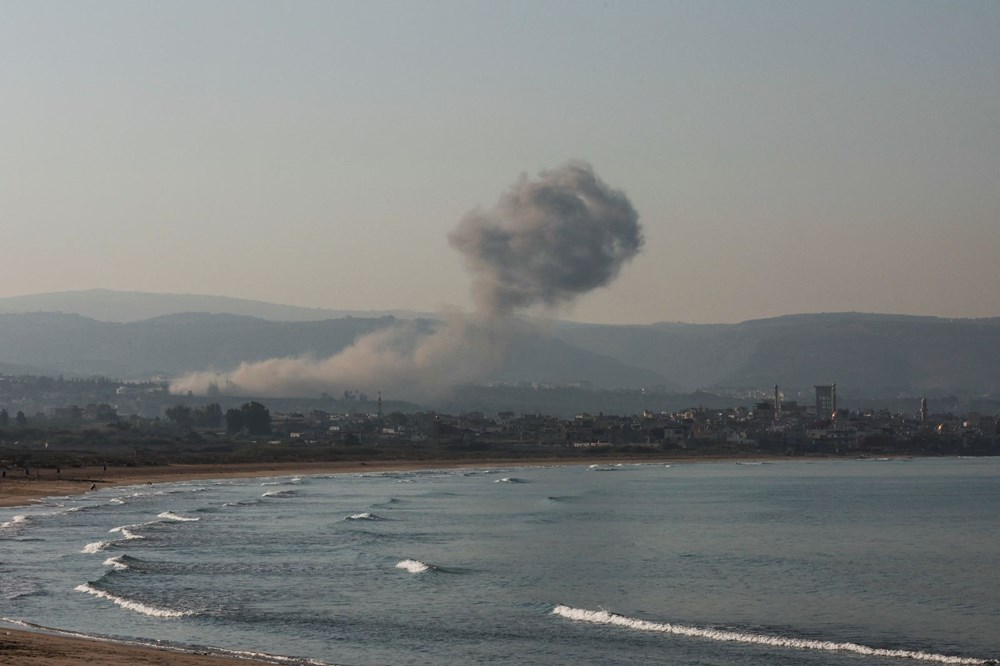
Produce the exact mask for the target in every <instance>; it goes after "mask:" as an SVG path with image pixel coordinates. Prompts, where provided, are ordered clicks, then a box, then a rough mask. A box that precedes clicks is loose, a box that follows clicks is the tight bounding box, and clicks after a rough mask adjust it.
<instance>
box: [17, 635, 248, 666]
mask: <svg viewBox="0 0 1000 666" xmlns="http://www.w3.org/2000/svg"><path fill="white" fill-rule="evenodd" d="M249 663H254V662H253V661H251V660H247V659H238V658H234V657H224V656H216V655H203V654H195V653H189V652H175V651H173V650H168V649H163V648H155V647H145V646H139V645H129V644H124V643H112V642H110V641H102V640H95V639H86V638H76V637H70V636H58V635H53V634H47V633H42V632H35V631H23V630H21V629H4V628H2V627H0V664H4V665H7V664H10V665H11V666H15V665H16V666H103V665H105V664H108V665H115V666H117V665H118V664H122V665H128V666H236V665H238V664H244V665H246V664H249ZM265 663H266V662H265Z"/></svg>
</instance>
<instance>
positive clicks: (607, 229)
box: [448, 162, 643, 316]
mask: <svg viewBox="0 0 1000 666" xmlns="http://www.w3.org/2000/svg"><path fill="white" fill-rule="evenodd" d="M448 240H449V241H450V242H451V244H452V246H453V247H455V248H457V249H458V250H459V251H460V252H462V254H464V255H465V260H466V264H467V265H468V267H469V270H470V271H471V272H472V274H473V284H472V289H473V294H474V296H475V298H476V303H477V305H478V307H479V309H480V311H481V312H482V313H484V314H489V315H494V316H496V315H506V314H509V313H510V312H512V311H513V310H515V309H517V308H523V307H528V306H532V305H536V304H542V305H546V306H550V307H551V306H556V305H559V304H563V303H568V302H570V301H572V300H573V299H575V298H576V297H577V296H579V295H580V294H583V293H586V292H588V291H591V290H593V289H596V288H597V287H603V286H604V285H606V284H608V283H609V282H611V281H612V280H613V279H614V278H615V277H616V276H617V275H618V273H619V271H620V270H621V268H622V266H623V265H624V264H625V263H627V262H628V261H630V260H631V259H632V258H633V257H634V256H635V255H636V254H637V253H638V252H639V250H640V248H641V247H642V242H643V241H642V230H641V228H640V226H639V215H638V214H637V213H636V212H635V209H634V208H633V207H632V204H631V203H630V202H629V200H628V198H627V197H626V196H625V195H624V194H623V193H622V192H620V191H618V190H614V189H612V188H610V187H608V186H607V185H606V184H604V182H602V181H601V180H600V178H598V177H597V175H596V174H595V173H594V170H593V168H592V167H591V166H590V165H589V164H587V163H585V162H570V163H568V164H565V165H563V166H561V167H558V168H556V169H551V170H549V171H543V172H542V173H541V174H540V177H539V178H538V180H529V179H528V178H527V177H524V176H522V177H521V179H520V180H519V181H518V182H517V183H516V184H515V185H514V186H513V187H512V188H511V189H510V190H508V191H507V192H506V193H505V194H504V195H503V196H502V197H501V198H500V201H499V202H498V203H497V205H496V206H495V207H493V208H492V209H490V210H479V209H477V210H474V211H472V212H470V213H468V214H467V215H466V216H465V218H464V219H463V220H462V221H461V223H460V224H459V225H458V228H457V229H455V231H453V232H452V233H451V234H450V235H449V236H448Z"/></svg>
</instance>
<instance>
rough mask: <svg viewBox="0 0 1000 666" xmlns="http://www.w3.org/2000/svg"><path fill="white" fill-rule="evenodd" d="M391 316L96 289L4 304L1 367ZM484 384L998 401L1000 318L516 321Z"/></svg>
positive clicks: (203, 349) (325, 345) (216, 357)
mask: <svg viewBox="0 0 1000 666" xmlns="http://www.w3.org/2000/svg"><path fill="white" fill-rule="evenodd" d="M395 314H396V316H404V317H415V316H417V315H418V313H395ZM375 315H378V316H375ZM394 321H395V318H394V316H389V315H385V314H384V313H361V312H350V313H345V312H343V311H333V310H312V309H308V308H296V307H291V306H283V305H276V304H271V303H262V302H257V301H247V300H240V299H228V298H224V297H209V296H185V295H168V294H142V293H132V292H113V291H103V290H97V291H82V292H64V293H60V294H41V295H38V296H23V297H16V298H4V299H0V373H7V374H21V373H34V374H60V373H62V374H76V375H104V376H109V377H121V378H143V377H150V376H153V375H161V376H167V377H170V376H175V375H178V374H180V373H183V372H186V371H190V370H203V369H207V368H214V369H218V370H226V369H229V368H232V367H234V366H236V365H237V364H239V363H240V362H242V361H255V360H263V359H267V358H273V357H278V356H299V355H312V356H316V357H325V356H329V355H331V354H335V353H336V352H338V351H340V350H341V349H343V348H344V347H346V346H348V345H349V344H350V343H351V342H352V341H354V340H355V339H356V338H357V337H359V336H361V335H364V334H365V333H369V332H371V331H374V330H377V329H379V328H382V327H385V326H389V325H391V324H392V323H393V322H394ZM490 379H491V380H492V381H501V382H518V381H524V382H539V383H569V382H589V383H590V384H591V385H592V386H594V387H595V388H639V387H656V386H658V387H661V388H664V389H668V390H678V391H691V390H696V389H713V388H722V387H724V388H756V389H767V388H769V387H772V386H774V385H775V384H779V385H780V386H781V387H782V388H786V389H789V388H809V387H811V386H812V385H814V384H825V383H837V385H838V389H839V390H840V392H841V393H842V394H845V395H846V394H850V393H853V394H855V395H866V396H879V395H882V396H897V395H901V394H903V395H916V394H921V393H928V394H942V393H952V392H958V393H963V394H967V395H994V396H995V395H997V394H1000V317H998V318H988V319H940V318H934V317H913V316H905V315H876V314H864V313H832V314H830V313H827V314H801V315H790V316H785V317H775V318H771V319H761V320H754V321H746V322H742V323H739V324H680V323H662V324H652V325H642V326H639V325H636V326H609V325H594V324H576V323H569V322H553V323H550V324H549V325H547V326H545V327H544V330H542V329H537V328H534V327H531V326H527V325H526V326H525V327H524V328H523V330H522V331H521V333H519V335H518V336H517V337H516V339H515V340H514V342H513V344H512V345H511V348H510V350H509V353H508V355H507V358H506V361H505V362H504V364H503V365H502V366H501V367H500V368H499V369H498V370H497V372H496V373H495V374H494V376H493V377H491V378H490Z"/></svg>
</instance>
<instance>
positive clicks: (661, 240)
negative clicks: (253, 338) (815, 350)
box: [0, 0, 1000, 323]
mask: <svg viewBox="0 0 1000 666" xmlns="http://www.w3.org/2000/svg"><path fill="white" fill-rule="evenodd" d="M0 90H2V91H3V100H4V101H3V104H0V206H2V208H0V216H2V217H0V220H2V223H0V224H2V226H0V232H2V238H3V248H4V249H3V254H2V257H3V260H2V261H0V296H11V295H18V294H29V293H37V292H46V291H61V290H71V289H85V288H93V287H101V288H110V289H126V290H141V291H156V292H186V293H204V294H221V295H227V296H237V297H245V298H256V299H261V300H269V301H277V302H283V303H290V304H297V305H307V306H316V307H329V308H345V309H364V308H373V309H388V308H408V309H418V310H435V309H438V308H439V307H442V306H448V305H455V306H460V307H468V306H469V304H470V299H469V295H468V285H469V278H468V275H467V274H466V272H465V270H464V268H463V264H462V260H461V258H460V257H459V256H458V254H457V253H456V252H455V251H454V250H453V249H452V248H450V247H449V245H448V242H447V239H446V235H447V233H448V232H449V231H450V230H451V229H453V228H454V227H455V226H456V225H457V223H458V221H459V219H460V218H461V217H462V215H463V214H464V213H465V212H467V211H468V210H470V209H472V208H474V207H475V206H477V205H481V206H492V205H493V204H494V203H495V202H496V200H497V198H498V196H499V195H500V193H501V192H502V191H504V190H505V189H506V188H507V187H508V186H510V185H511V184H512V183H513V182H514V180H515V179H516V178H517V177H518V176H519V175H520V174H521V173H528V174H529V175H532V174H536V173H537V172H538V171H539V170H541V169H545V168H550V167H555V166H558V165H559V164H562V163H563V162H565V161H566V160H568V159H572V158H579V159H584V160H587V161H589V162H590V163H591V164H592V165H593V166H594V169H595V170H596V171H597V173H598V174H599V175H600V176H601V177H602V178H603V179H604V180H605V181H606V182H607V183H608V184H610V185H612V186H613V187H617V188H620V189H622V190H624V191H625V192H626V193H627V194H628V195H629V196H630V198H631V199H632V202H633V204H634V206H635V207H636V209H637V210H638V211H639V214H640V217H641V222H642V224H643V225H644V229H645V236H646V246H645V248H644V250H643V252H642V253H641V254H640V256H639V257H638V258H636V259H635V260H634V261H633V262H632V263H631V264H630V265H628V266H626V267H625V269H624V271H623V272H622V274H621V276H620V278H619V279H618V280H617V281H616V282H614V283H613V284H612V285H611V286H609V287H608V288H605V289H602V290H599V291H597V292H594V293H591V294H588V295H585V296H584V297H582V298H581V299H580V301H579V302H578V303H577V305H576V307H575V308H573V309H572V310H570V311H568V312H562V313H560V316H563V317H565V318H573V319H579V320H585V321H600V322H621V323H626V322H634V323H642V322H652V321H660V320H676V321H695V322H732V321H740V320H745V319H750V318H756V317H765V316H772V315H779V314H786V313H793V312H817V311H840V310H858V311H869V312H897V313H907V314H932V315H940V316H997V315H1000V184H998V180H1000V3H998V2H995V1H992V0H991V1H989V2H937V1H935V2H918V1H916V0H907V1H904V2H889V1H882V0H878V1H876V0H865V1H861V2H850V1H847V0H838V1H836V2H812V1H806V2H803V1H800V0H796V1H790V2H708V1H701V0H699V1H698V2H694V1H691V2H664V1H660V2H613V1H608V2H583V1H575V2H538V1H537V0H535V1H532V2H512V1H507V2H472V1H461V2H431V1H427V2H332V1H330V2H277V1H274V2H255V1H250V0H240V1H238V2H221V1H205V0H199V1H196V2H187V1H177V0H171V1H169V2H167V1H163V2H139V1H136V0H128V1H123V2H111V1H102V2H80V1H76V0H74V1H72V2H50V1H40V0H30V1H25V2H14V1H10V0H7V1H4V2H0Z"/></svg>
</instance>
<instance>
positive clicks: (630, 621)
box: [552, 604, 997, 665]
mask: <svg viewBox="0 0 1000 666" xmlns="http://www.w3.org/2000/svg"><path fill="white" fill-rule="evenodd" d="M552 614H553V615H558V616H559V617H564V618H566V619H568V620H574V621H576V622H589V623H591V624H606V625H612V626H616V627H625V628H627V629H634V630H636V631H650V632H657V633H663V634H674V635H677V636H690V637H692V638H703V639H706V640H712V641H722V642H726V643H752V644H756V645H768V646H772V647H786V648H792V649H798V650H817V651H822V652H852V653H854V654H860V655H864V656H866V657H894V658H897V659H913V660H917V661H930V662H935V663H939V664H982V665H987V664H996V663H997V661H996V660H993V659H974V658H971V657H953V656H950V655H944V654H934V653H931V652H920V651H917V650H893V649H887V648H874V647H869V646H867V645H860V644H858V643H838V642H835V641H820V640H813V639H806V638H790V637H787V636H768V635H766V634H753V633H746V632H740V631H730V630H724V629H712V628H710V627H691V626H686V625H682V624H670V623H667V622H651V621H649V620H640V619H636V618H631V617H626V616H624V615H618V614H617V613H609V612H608V611H605V610H598V611H592V610H585V609H582V608H571V607H570V606H564V605H562V604H560V605H558V606H556V607H555V608H553V609H552Z"/></svg>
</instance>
